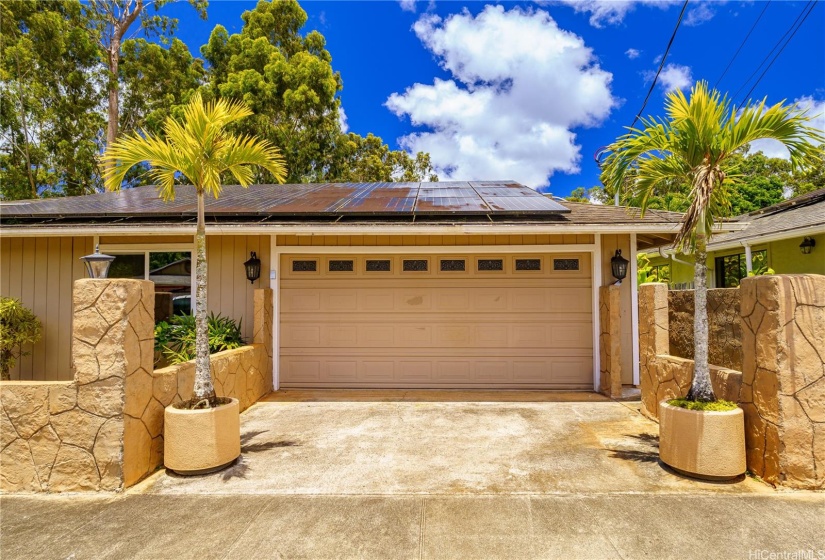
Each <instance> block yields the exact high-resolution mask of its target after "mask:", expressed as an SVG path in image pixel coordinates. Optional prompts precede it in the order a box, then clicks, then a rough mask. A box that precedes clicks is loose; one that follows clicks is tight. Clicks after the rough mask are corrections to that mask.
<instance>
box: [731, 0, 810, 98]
mask: <svg viewBox="0 0 825 560" xmlns="http://www.w3.org/2000/svg"><path fill="white" fill-rule="evenodd" d="M814 4H815V0H808V3H807V4H805V7H803V8H802V11H801V12H800V13H799V15H798V16H796V19H795V20H794V22H793V23H792V24H791V26H790V27H789V28H788V30H787V31H785V33H784V34H783V35H782V37H780V38H779V41H777V42H776V44H775V45H774V46H773V48H772V49H771V50H770V52H769V53H768V54H767V55H766V56H765V58H764V59H763V60H762V62H760V63H759V66H757V67H756V70H754V71H753V73H752V74H751V75H750V76H748V79H747V80H745V81H744V82H743V83H742V85H741V86H739V89H737V90H736V93H734V94H733V95H732V96H731V98H733V99H736V98H737V97H738V96H739V92H740V91H742V89H744V88H745V87H746V86H747V85H748V83H750V81H751V80H752V79H753V77H754V76H756V74H757V73H758V72H759V70H761V69H762V65H763V64H765V63H766V62H767V61H768V59H769V58H770V57H771V55H773V53H774V51H775V50H776V49H777V48H779V45H780V44H782V41H784V40H785V38H786V37H787V36H788V34H790V33H791V30H793V29H794V28H796V29H799V28H798V27H797V23H799V20H800V19H802V17H803V15H805V10H808V13H810V8H811V6H813V5H814ZM805 17H807V15H805ZM794 33H796V31H794ZM785 44H786V45H787V42H786V43H785ZM782 48H783V49H784V48H785V47H782ZM774 60H776V59H775V58H774ZM771 64H772V63H771ZM763 75H764V73H763ZM751 91H753V88H751ZM745 97H746V98H747V97H748V96H747V95H746V96H745Z"/></svg>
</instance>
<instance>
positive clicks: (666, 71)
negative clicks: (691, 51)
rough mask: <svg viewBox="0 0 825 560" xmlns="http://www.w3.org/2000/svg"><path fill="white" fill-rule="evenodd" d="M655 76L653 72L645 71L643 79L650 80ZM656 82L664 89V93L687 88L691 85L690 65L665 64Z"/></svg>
mask: <svg viewBox="0 0 825 560" xmlns="http://www.w3.org/2000/svg"><path fill="white" fill-rule="evenodd" d="M655 76H656V73H655V72H645V79H647V80H652V79H653V78H654V77H655ZM656 83H657V85H658V86H659V87H661V88H662V89H663V90H664V93H667V92H669V91H673V90H676V89H681V90H684V89H687V88H689V87H690V86H692V85H693V76H692V75H691V72H690V66H682V65H680V64H665V67H664V68H662V71H661V73H660V74H659V80H658V82H656Z"/></svg>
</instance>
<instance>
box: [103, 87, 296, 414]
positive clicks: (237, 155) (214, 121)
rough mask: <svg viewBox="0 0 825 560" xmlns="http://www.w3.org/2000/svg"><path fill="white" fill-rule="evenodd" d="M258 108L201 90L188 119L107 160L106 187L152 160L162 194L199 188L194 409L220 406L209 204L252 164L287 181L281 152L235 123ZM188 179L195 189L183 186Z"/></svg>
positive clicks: (250, 175) (129, 143) (247, 180)
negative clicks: (209, 291)
mask: <svg viewBox="0 0 825 560" xmlns="http://www.w3.org/2000/svg"><path fill="white" fill-rule="evenodd" d="M252 114H253V113H252V110H250V109H249V108H248V107H247V106H246V105H244V104H243V103H241V102H238V101H227V100H225V99H220V100H217V101H212V102H204V101H203V98H202V97H201V94H200V93H195V95H194V96H193V97H192V99H191V101H190V102H189V104H188V105H187V106H186V108H185V109H184V110H183V119H182V120H181V121H178V120H176V119H175V118H174V117H171V116H170V117H168V118H167V119H166V122H165V123H164V127H163V135H162V136H156V135H154V134H151V133H149V132H146V131H144V132H143V134H142V135H138V134H134V135H131V136H124V137H122V138H120V139H119V140H117V141H115V142H114V143H110V144H109V147H108V148H107V149H106V153H105V154H104V155H103V157H102V158H101V162H102V163H103V166H104V172H103V182H104V184H105V185H106V189H107V190H110V191H119V190H120V187H121V185H122V184H123V181H124V178H125V177H126V173H128V171H129V169H130V168H132V167H134V166H136V165H140V164H141V163H143V162H147V163H148V164H149V172H148V176H149V177H151V179H152V180H153V181H154V182H155V183H156V184H157V189H158V192H159V193H160V196H161V197H162V198H163V199H164V200H165V201H169V200H174V199H175V193H176V191H177V189H179V188H192V187H194V190H195V194H196V195H197V202H198V206H197V209H198V214H197V216H198V219H197V228H196V229H195V255H194V256H195V319H194V321H195V323H196V325H197V326H196V328H195V384H194V388H193V391H192V394H193V397H192V399H191V401H189V403H188V407H189V408H193V409H195V408H212V407H213V406H220V404H221V401H220V400H219V399H217V397H216V396H215V386H214V385H213V383H212V374H211V372H210V370H209V334H208V328H207V316H206V302H207V297H206V202H205V196H206V195H212V196H213V197H215V198H216V199H217V198H218V197H219V196H220V194H221V190H222V189H223V183H222V182H221V176H222V175H223V176H226V174H230V175H232V177H233V178H234V180H236V181H237V182H238V183H240V184H241V185H242V186H244V187H248V186H249V185H250V184H251V183H252V182H253V179H254V177H255V175H254V172H253V170H252V166H256V167H263V168H264V169H266V170H267V171H269V172H270V173H271V174H272V176H273V177H274V179H275V181H277V182H278V183H283V182H284V180H285V179H286V167H285V166H284V159H283V157H281V153H280V151H279V150H278V149H277V148H276V147H274V146H273V145H272V144H270V143H269V142H268V141H266V140H258V139H256V138H254V137H251V136H238V135H236V134H233V133H232V132H231V131H230V128H231V126H232V125H233V123H237V122H238V121H240V120H241V119H244V118H246V117H249V116H251V115H252ZM185 181H188V182H190V183H191V187H185V186H184V185H181V182H185Z"/></svg>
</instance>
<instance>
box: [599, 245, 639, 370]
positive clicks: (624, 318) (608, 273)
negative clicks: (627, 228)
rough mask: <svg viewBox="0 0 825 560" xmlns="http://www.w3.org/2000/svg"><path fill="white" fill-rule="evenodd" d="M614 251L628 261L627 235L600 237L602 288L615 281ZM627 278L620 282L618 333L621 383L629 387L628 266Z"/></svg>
mask: <svg viewBox="0 0 825 560" xmlns="http://www.w3.org/2000/svg"><path fill="white" fill-rule="evenodd" d="M616 249H621V250H622V256H623V257H624V258H626V259H627V260H628V261H629V260H630V236H629V235H627V234H619V235H602V286H607V285H610V284H612V283H614V282H615V281H616V279H615V278H613V272H612V269H611V267H610V259H612V258H613V255H615V254H616ZM627 275H628V277H627V278H625V279H624V280H623V281H622V285H621V288H620V290H619V302H620V313H621V322H620V327H619V329H620V332H621V337H620V338H621V348H622V361H621V364H622V383H623V384H625V385H629V384H631V383H633V323H632V321H633V319H632V317H631V314H630V306H631V305H632V300H631V294H630V289H631V283H630V264H628V266H627Z"/></svg>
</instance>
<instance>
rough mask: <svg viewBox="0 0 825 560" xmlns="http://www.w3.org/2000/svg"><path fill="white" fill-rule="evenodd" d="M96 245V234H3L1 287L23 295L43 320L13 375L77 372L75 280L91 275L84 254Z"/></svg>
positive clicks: (64, 376) (48, 376) (55, 376)
mask: <svg viewBox="0 0 825 560" xmlns="http://www.w3.org/2000/svg"><path fill="white" fill-rule="evenodd" d="M93 250H94V248H93V247H92V238H91V237H52V238H36V239H35V238H19V237H17V238H2V239H0V293H2V294H3V295H4V296H6V297H13V298H17V299H19V300H20V301H22V302H23V305H25V306H26V307H28V308H29V309H31V310H32V311H33V312H34V313H35V315H37V317H38V318H39V319H40V321H41V323H42V324H43V331H42V332H43V335H42V338H41V339H40V342H38V343H37V344H35V345H34V346H33V347H32V348H28V349H26V350H27V351H28V352H30V354H29V355H28V356H24V357H23V358H21V359H20V360H19V361H18V364H17V366H16V367H15V368H14V369H13V370H12V372H11V373H12V379H31V380H37V381H40V380H46V381H51V380H70V379H71V378H72V371H71V336H72V282H74V281H75V280H77V279H78V278H83V277H84V276H85V271H84V268H83V263H82V262H80V260H79V259H80V257H82V256H84V255H88V254H89V253H91V252H92V251H93Z"/></svg>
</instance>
